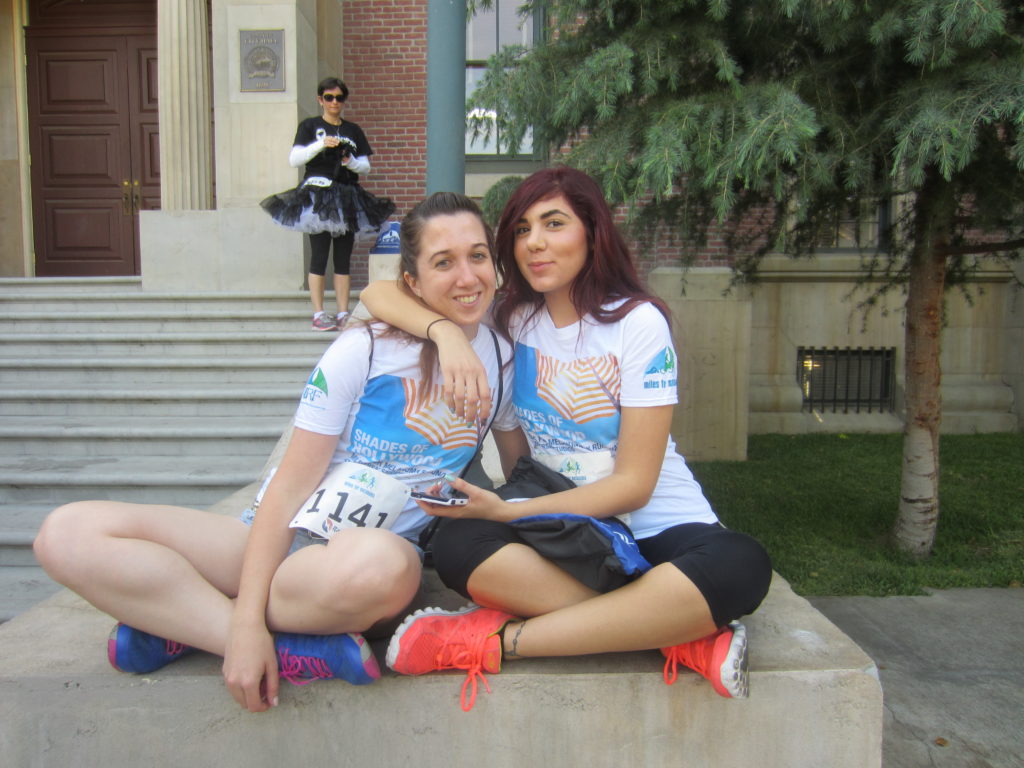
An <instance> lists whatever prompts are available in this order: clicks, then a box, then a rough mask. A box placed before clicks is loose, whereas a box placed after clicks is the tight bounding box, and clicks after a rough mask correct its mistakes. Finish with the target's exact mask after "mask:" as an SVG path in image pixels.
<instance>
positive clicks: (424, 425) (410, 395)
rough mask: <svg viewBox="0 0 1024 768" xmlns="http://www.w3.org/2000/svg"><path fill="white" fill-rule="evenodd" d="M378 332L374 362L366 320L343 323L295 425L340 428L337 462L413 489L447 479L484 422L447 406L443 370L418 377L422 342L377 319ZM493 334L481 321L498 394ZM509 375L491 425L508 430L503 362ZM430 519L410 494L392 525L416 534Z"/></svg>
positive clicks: (466, 458)
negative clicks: (388, 330) (384, 333)
mask: <svg viewBox="0 0 1024 768" xmlns="http://www.w3.org/2000/svg"><path fill="white" fill-rule="evenodd" d="M375 331H376V332H375V336H374V340H373V352H372V355H373V359H372V362H370V363H369V366H368V365H367V363H368V361H370V355H371V351H370V337H369V333H368V329H367V327H366V326H364V325H358V326H353V327H350V328H348V329H346V330H345V331H343V332H342V333H341V334H340V335H339V336H338V338H337V339H336V340H335V341H334V343H333V344H331V346H330V347H329V348H328V349H327V351H326V352H325V353H324V355H323V357H322V358H320V362H319V363H318V364H317V367H316V368H315V369H314V370H313V373H312V374H311V375H310V377H309V380H308V381H307V383H306V388H305V390H304V391H303V393H302V400H301V402H300V403H299V407H298V410H297V411H296V413H295V426H296V427H300V428H301V429H305V430H308V431H310V432H316V433H317V434H321V435H340V439H339V440H338V447H337V450H336V451H335V453H334V456H333V457H332V459H331V466H332V467H333V466H335V465H336V464H340V463H341V462H344V461H355V462H358V463H360V464H366V465H368V466H371V467H373V468H374V469H377V470H380V471H381V472H384V473H385V474H387V475H390V476H392V477H394V478H396V479H398V480H401V481H402V482H403V483H405V484H406V485H408V486H409V487H410V488H411V489H413V490H426V489H427V488H429V487H430V486H432V485H434V484H435V483H440V482H443V479H444V475H445V474H446V473H451V474H453V475H458V474H459V473H460V472H462V469H463V467H465V466H466V464H468V463H469V462H470V461H471V460H472V458H473V454H474V453H475V452H476V449H477V445H478V444H479V442H480V437H481V435H482V431H483V428H484V427H486V426H487V425H486V424H484V425H479V426H477V425H473V424H469V423H467V422H465V421H464V420H462V419H459V418H458V417H457V416H455V414H453V413H452V412H451V411H449V410H448V407H447V405H445V402H444V398H443V394H442V387H441V381H440V378H439V377H438V378H437V379H436V380H435V381H431V382H429V383H426V384H424V382H423V381H421V379H420V348H421V346H422V345H421V344H420V343H418V342H413V341H408V340H406V339H404V338H394V337H385V338H382V337H381V336H380V335H379V334H380V333H381V331H380V326H377V328H376V329H375ZM493 338H494V337H492V334H491V331H490V330H489V329H488V328H486V327H485V326H483V325H481V326H480V329H479V332H478V333H477V335H476V338H475V339H474V340H473V342H472V344H473V349H474V350H475V351H476V353H477V355H478V356H479V357H480V360H481V361H482V362H483V364H484V365H485V366H486V368H487V377H488V381H489V382H490V386H491V388H492V390H493V391H494V392H495V393H497V391H498V361H497V358H496V356H495V350H494V341H493ZM498 341H499V344H500V345H501V356H502V360H503V361H504V362H506V363H507V362H508V360H509V355H510V353H511V350H510V349H509V347H508V345H507V344H506V343H505V341H504V340H503V339H501V338H500V337H499V338H498ZM504 376H505V385H504V391H505V396H504V397H503V398H502V401H503V402H502V403H501V405H500V406H499V408H498V410H497V412H496V414H495V416H494V421H493V426H494V428H495V429H500V430H510V429H515V427H516V426H517V423H516V419H515V415H514V413H513V411H512V404H511V397H509V396H508V395H509V393H510V392H511V366H507V367H506V368H505V372H504ZM424 387H426V388H427V391H426V392H425V393H423V389H424ZM421 394H422V395H423V396H422V399H421ZM495 396H496V394H495ZM427 522H429V518H428V516H427V515H426V514H425V513H424V512H423V510H421V509H420V508H419V507H418V506H416V504H415V502H413V501H409V502H408V503H407V504H406V505H405V508H404V509H403V510H402V513H401V516H400V517H399V519H398V520H396V521H395V523H394V525H392V526H391V530H392V531H393V532H394V533H397V534H398V535H400V536H405V537H406V538H415V536H416V534H418V533H419V531H420V530H421V529H422V528H423V527H424V526H425V525H426V524H427Z"/></svg>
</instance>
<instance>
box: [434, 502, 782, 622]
mask: <svg viewBox="0 0 1024 768" xmlns="http://www.w3.org/2000/svg"><path fill="white" fill-rule="evenodd" d="M431 543H432V545H433V550H434V567H435V568H436V569H437V573H438V575H439V576H440V577H441V580H442V581H443V582H444V583H445V585H446V586H448V587H449V588H450V589H454V590H455V591H456V592H458V593H460V594H461V595H463V596H464V597H468V598H470V599H472V596H471V595H470V594H469V591H468V589H467V586H466V585H467V583H468V581H469V577H470V576H471V575H472V573H473V571H475V570H476V569H477V568H478V567H479V566H480V564H481V563H483V562H484V560H486V559H487V558H489V557H490V556H491V555H493V554H494V553H495V552H497V551H498V550H499V549H501V548H502V547H504V546H506V545H507V544H523V545H524V546H529V545H528V544H526V542H524V541H523V540H522V538H521V537H520V536H519V533H518V532H517V531H516V529H515V528H514V527H512V526H510V525H506V524H505V523H498V522H493V521H491V520H476V519H471V518H462V519H446V520H444V521H443V522H442V523H441V524H440V525H439V526H438V528H437V531H436V533H435V534H434V537H433V539H432V540H431ZM637 544H638V545H639V547H640V552H641V554H643V556H644V557H645V558H647V560H648V562H650V564H651V565H652V566H655V565H660V564H662V563H672V565H674V566H675V567H676V568H678V569H679V570H680V571H682V573H683V574H684V575H685V576H686V577H687V578H689V579H690V581H692V582H693V583H694V584H695V585H696V587H697V589H698V590H700V593H701V594H702V595H703V596H704V600H705V601H706V602H707V604H708V607H709V608H710V609H711V616H712V618H713V619H714V622H715V625H716V626H719V627H723V626H725V625H726V624H728V623H729V622H730V621H732V620H733V619H738V618H739V617H740V616H745V615H747V614H750V613H753V612H754V611H755V610H756V609H757V607H758V606H759V605H760V604H761V601H762V600H764V597H765V595H767V594H768V587H769V585H770V584H771V580H772V564H771V559H770V558H769V557H768V553H767V552H766V551H765V549H764V547H762V546H761V545H760V544H759V543H758V542H757V541H756V540H755V539H753V538H751V537H750V536H747V535H746V534H743V533H739V532H737V531H730V530H729V529H728V528H726V527H724V526H723V525H721V524H720V523H683V524H682V525H676V526H673V527H672V528H666V529H665V530H664V531H662V532H661V533H659V534H657V535H655V536H651V537H649V538H646V539H638V540H637Z"/></svg>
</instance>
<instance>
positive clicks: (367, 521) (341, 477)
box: [289, 461, 409, 539]
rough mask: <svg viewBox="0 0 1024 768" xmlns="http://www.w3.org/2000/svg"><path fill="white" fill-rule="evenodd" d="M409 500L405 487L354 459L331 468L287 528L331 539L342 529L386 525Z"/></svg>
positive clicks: (395, 518) (389, 523)
mask: <svg viewBox="0 0 1024 768" xmlns="http://www.w3.org/2000/svg"><path fill="white" fill-rule="evenodd" d="M408 499H409V486H407V485H406V484H405V483H403V482H401V481H400V480H396V479H395V478H393V477H390V476H388V475H386V474H384V473H383V472H380V471H379V470H376V469H373V468H372V467H368V466H366V465H365V464H357V463H355V462H354V461H346V462H344V463H343V464H339V465H338V466H336V467H334V468H333V469H331V470H330V471H329V472H328V473H327V474H326V475H324V479H323V480H321V481H320V485H319V487H318V488H317V489H316V491H314V492H313V495H311V496H310V497H309V498H308V499H306V501H305V503H304V504H303V505H302V508H301V509H300V510H299V512H298V514H296V515H295V517H293V518H292V521H291V523H289V526H290V527H291V528H305V529H306V530H307V531H309V532H310V533H313V534H315V535H317V536H323V537H324V538H325V539H329V538H331V537H332V536H333V535H334V534H336V533H337V532H338V531H340V530H342V529H343V528H390V527H391V526H392V525H394V524H395V520H397V519H398V516H399V515H400V514H401V513H402V509H403V508H404V507H405V504H406V501H407V500H408Z"/></svg>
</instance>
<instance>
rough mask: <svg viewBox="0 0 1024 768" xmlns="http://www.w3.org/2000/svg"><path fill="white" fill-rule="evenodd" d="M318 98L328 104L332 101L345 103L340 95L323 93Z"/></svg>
mask: <svg viewBox="0 0 1024 768" xmlns="http://www.w3.org/2000/svg"><path fill="white" fill-rule="evenodd" d="M320 98H321V99H323V100H324V101H326V102H327V103H328V104H330V103H331V102H332V101H336V102H338V103H339V104H341V103H342V102H343V101H345V97H344V96H342V95H341V94H340V93H325V94H324V95H323V96H321V97H320Z"/></svg>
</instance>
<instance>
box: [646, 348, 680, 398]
mask: <svg viewBox="0 0 1024 768" xmlns="http://www.w3.org/2000/svg"><path fill="white" fill-rule="evenodd" d="M675 385H676V352H675V350H674V349H672V347H665V348H664V349H662V350H661V351H660V352H658V354H656V355H655V356H654V357H652V358H651V361H650V362H649V363H648V364H647V367H646V368H645V369H644V389H666V388H668V387H674V386H675Z"/></svg>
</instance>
